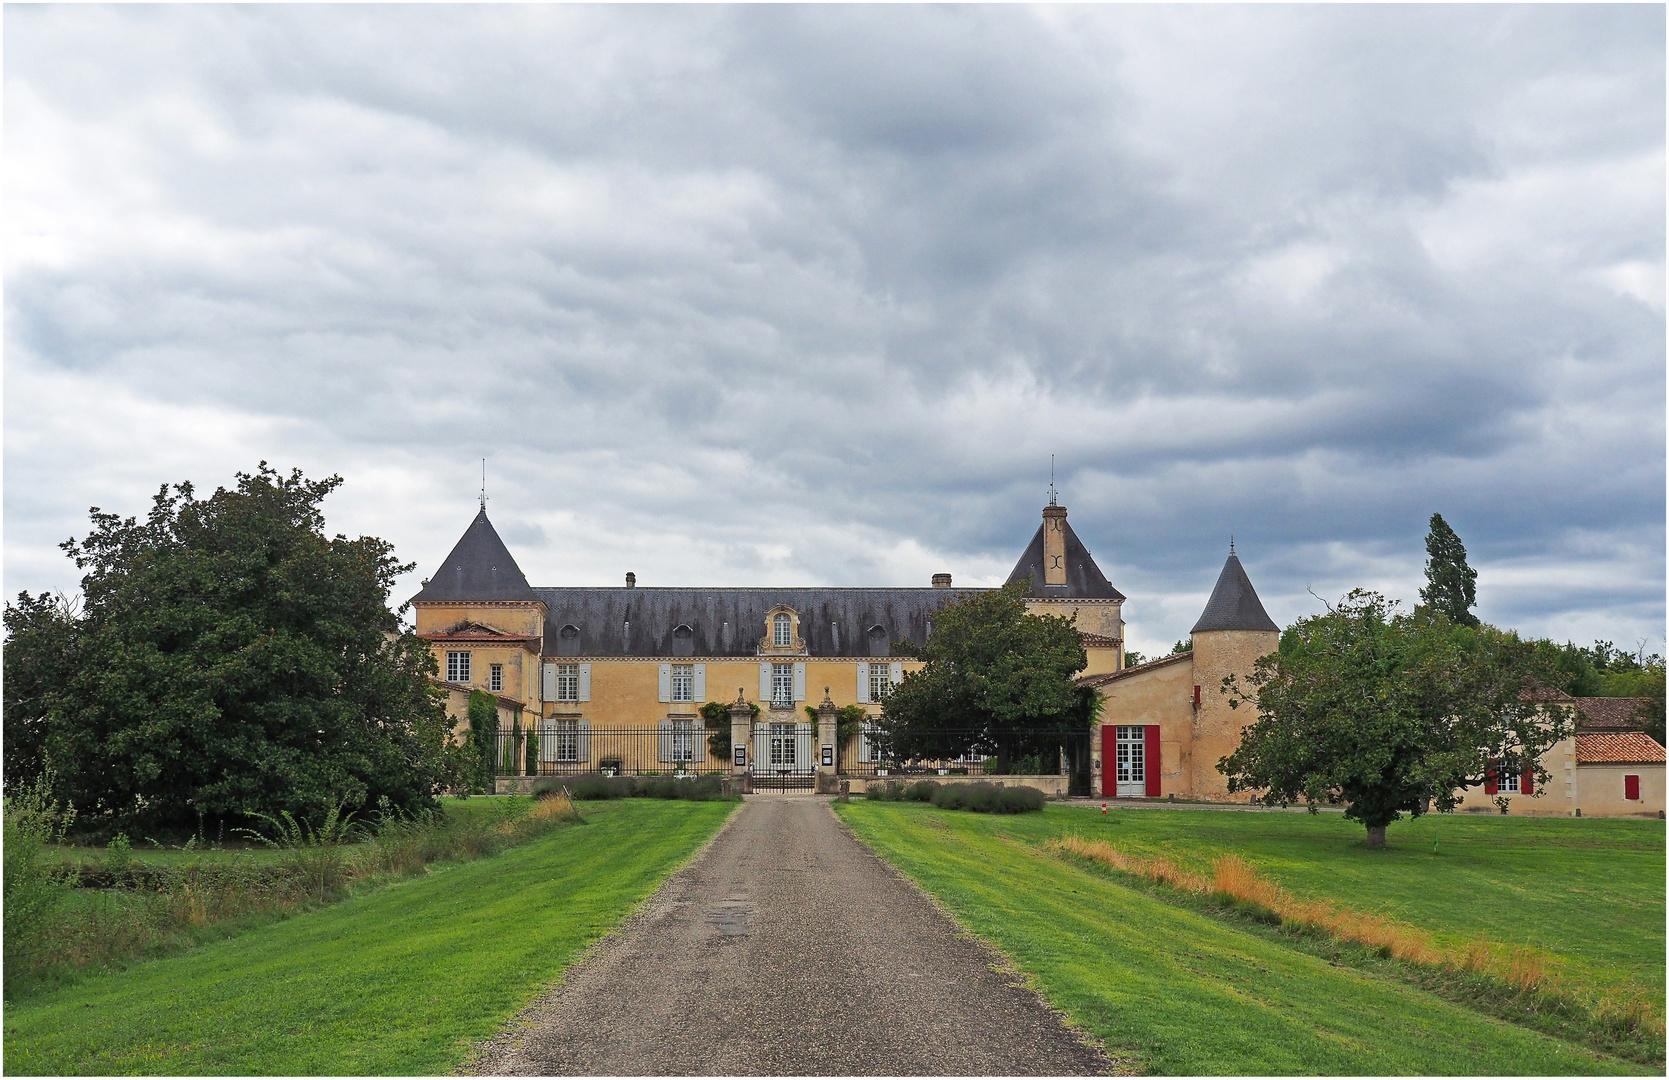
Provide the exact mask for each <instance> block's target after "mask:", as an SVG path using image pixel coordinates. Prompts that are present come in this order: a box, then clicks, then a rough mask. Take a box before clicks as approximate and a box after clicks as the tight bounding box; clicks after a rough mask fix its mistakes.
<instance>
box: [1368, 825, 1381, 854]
mask: <svg viewBox="0 0 1669 1080" xmlns="http://www.w3.org/2000/svg"><path fill="white" fill-rule="evenodd" d="M1363 846H1364V847H1373V848H1378V847H1384V846H1385V826H1383V825H1369V826H1368V840H1367V843H1366V844H1364V845H1363Z"/></svg>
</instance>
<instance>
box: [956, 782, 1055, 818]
mask: <svg viewBox="0 0 1669 1080" xmlns="http://www.w3.org/2000/svg"><path fill="white" fill-rule="evenodd" d="M934 787H935V788H937V790H935V791H933V792H932V793H931V795H930V798H931V800H932V802H933V805H934V806H937V807H939V808H940V809H942V810H971V811H973V812H974V813H976V814H1026V813H1031V812H1032V811H1036V810H1041V809H1043V803H1044V794H1043V792H1041V791H1039V790H1037V789H1036V788H1031V787H1002V786H1000V785H997V784H985V783H974V784H945V785H944V786H942V787H940V786H939V785H934Z"/></svg>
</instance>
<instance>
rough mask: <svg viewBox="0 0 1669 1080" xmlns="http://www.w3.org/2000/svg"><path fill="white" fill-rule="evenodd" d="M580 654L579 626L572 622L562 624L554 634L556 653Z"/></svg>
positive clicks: (559, 654) (564, 654) (565, 654)
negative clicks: (565, 624)
mask: <svg viewBox="0 0 1669 1080" xmlns="http://www.w3.org/2000/svg"><path fill="white" fill-rule="evenodd" d="M579 654H580V628H579V627H577V626H575V625H574V624H573V623H569V624H568V625H567V626H564V627H563V628H562V629H561V630H560V631H558V632H557V635H556V655H558V656H578V655H579Z"/></svg>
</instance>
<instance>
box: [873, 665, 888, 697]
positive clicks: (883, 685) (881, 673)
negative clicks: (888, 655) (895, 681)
mask: <svg viewBox="0 0 1669 1080" xmlns="http://www.w3.org/2000/svg"><path fill="white" fill-rule="evenodd" d="M891 691H892V665H891V664H871V665H869V700H871V701H880V700H881V699H882V698H884V697H886V696H887V694H888V693H890V692H891Z"/></svg>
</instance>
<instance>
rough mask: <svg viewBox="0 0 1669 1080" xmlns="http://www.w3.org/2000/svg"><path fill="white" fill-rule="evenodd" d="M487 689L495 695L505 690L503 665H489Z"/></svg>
mask: <svg viewBox="0 0 1669 1080" xmlns="http://www.w3.org/2000/svg"><path fill="white" fill-rule="evenodd" d="M487 689H488V690H491V691H492V692H493V693H495V694H496V693H498V692H499V691H500V690H503V689H504V665H503V664H489V665H487Z"/></svg>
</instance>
